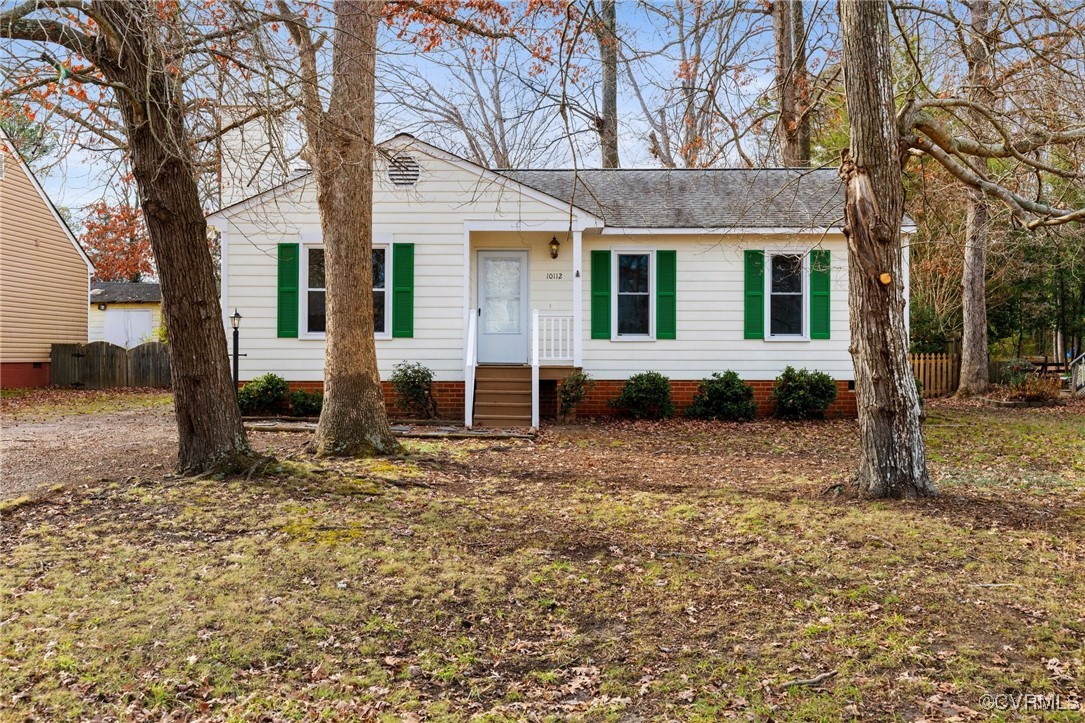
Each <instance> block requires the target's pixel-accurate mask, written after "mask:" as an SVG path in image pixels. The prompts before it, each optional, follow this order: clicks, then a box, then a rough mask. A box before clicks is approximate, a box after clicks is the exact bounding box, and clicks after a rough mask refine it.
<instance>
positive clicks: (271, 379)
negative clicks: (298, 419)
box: [237, 374, 290, 415]
mask: <svg viewBox="0 0 1085 723" xmlns="http://www.w3.org/2000/svg"><path fill="white" fill-rule="evenodd" d="M289 388H290V387H289V386H288V385H287V383H286V380H285V379H283V378H282V377H280V376H279V375H278V374H263V375H261V376H258V377H256V378H255V379H253V380H252V381H251V382H249V383H248V384H246V385H245V386H243V387H241V389H239V390H238V392H237V403H238V405H239V406H240V407H241V413H242V414H246V415H251V414H267V413H268V412H276V411H278V410H279V409H280V408H281V407H282V406H283V403H284V402H285V401H286V393H287V391H288V390H289Z"/></svg>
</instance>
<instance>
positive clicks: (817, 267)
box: [810, 249, 830, 339]
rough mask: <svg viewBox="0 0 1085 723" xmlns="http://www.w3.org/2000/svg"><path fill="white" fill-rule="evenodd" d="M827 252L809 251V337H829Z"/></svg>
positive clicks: (821, 250) (819, 250) (820, 250)
mask: <svg viewBox="0 0 1085 723" xmlns="http://www.w3.org/2000/svg"><path fill="white" fill-rule="evenodd" d="M829 268H830V262H829V252H828V251H827V250H823V249H817V250H814V251H811V252H810V338H811V339H828V338H829Z"/></svg>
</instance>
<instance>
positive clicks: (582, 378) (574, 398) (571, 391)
mask: <svg viewBox="0 0 1085 723" xmlns="http://www.w3.org/2000/svg"><path fill="white" fill-rule="evenodd" d="M594 386H595V380H594V379H592V378H591V377H590V376H588V375H587V374H585V373H584V372H582V371H581V370H579V369H577V370H575V371H574V372H573V373H572V374H570V375H569V376H567V377H565V379H563V380H562V381H561V384H560V385H558V412H559V413H560V414H561V416H562V418H565V417H568V416H569V415H570V414H572V412H573V410H574V409H576V408H577V406H578V405H579V404H580V403H581V402H583V401H584V398H585V397H587V396H588V392H590V391H591V390H592V387H594Z"/></svg>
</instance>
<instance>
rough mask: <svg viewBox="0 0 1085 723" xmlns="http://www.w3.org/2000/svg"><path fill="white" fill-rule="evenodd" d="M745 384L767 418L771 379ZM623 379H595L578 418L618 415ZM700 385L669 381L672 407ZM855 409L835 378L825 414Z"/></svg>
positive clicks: (849, 413)
mask: <svg viewBox="0 0 1085 723" xmlns="http://www.w3.org/2000/svg"><path fill="white" fill-rule="evenodd" d="M746 384H748V385H749V386H751V387H753V400H754V402H756V403H757V416H758V417H771V416H772V413H773V409H774V405H773V403H772V385H773V384H775V381H774V380H771V379H769V380H746ZM623 386H625V380H624V379H622V380H609V379H608V380H598V381H596V382H595V386H594V387H593V388H592V390H591V392H589V393H588V396H587V398H586V399H585V400H584V401H583V402H582V403H581V405H580V406H579V407H577V408H576V415H577V416H578V417H601V416H610V415H614V414H619V413H620V412H619V411H618V410H616V409H614V408H613V407H611V406H610V404H609V402H610V400H611V399H614V398H615V397H616V396H618V395H619V394H620V393H621V391H622V387H623ZM698 386H700V381H698V380H688V381H687V380H672V381H671V397H672V398H673V399H674V406H675V409H676V410H677V411H678V414H682V413H684V412H685V411H686V409H688V408H689V405H690V404H692V403H693V397H694V395H695V394H696V393H697V387H698ZM858 414H859V409H858V407H857V406H856V405H855V392H854V391H853V390H849V389H848V382H846V381H837V383H836V401H835V402H833V403H832V405H831V406H830V407H829V409H828V410H827V411H826V412H825V416H826V417H829V418H830V419H832V418H846V417H855V416H857V415H858Z"/></svg>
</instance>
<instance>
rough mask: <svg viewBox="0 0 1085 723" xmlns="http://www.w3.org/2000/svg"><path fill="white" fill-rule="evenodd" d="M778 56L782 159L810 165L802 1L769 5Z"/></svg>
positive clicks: (780, 0)
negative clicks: (804, 102)
mask: <svg viewBox="0 0 1085 723" xmlns="http://www.w3.org/2000/svg"><path fill="white" fill-rule="evenodd" d="M770 13H771V15H772V37H773V45H774V50H775V59H776V80H775V85H776V101H777V103H778V104H779V106H780V107H779V112H780V116H779V121H778V128H777V133H776V135H777V136H778V137H779V141H780V160H781V162H782V163H783V165H785V166H787V167H789V168H801V167H804V166H808V165H810V121H809V115H808V114H807V113H806V112H805V110H804V109H803V108H802V105H803V99H804V97H805V94H806V92H807V90H806V83H807V82H808V79H807V75H808V71H807V68H806V24H805V22H804V19H803V8H802V1H801V0H775V1H774V2H773V3H772V6H771V8H770Z"/></svg>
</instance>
